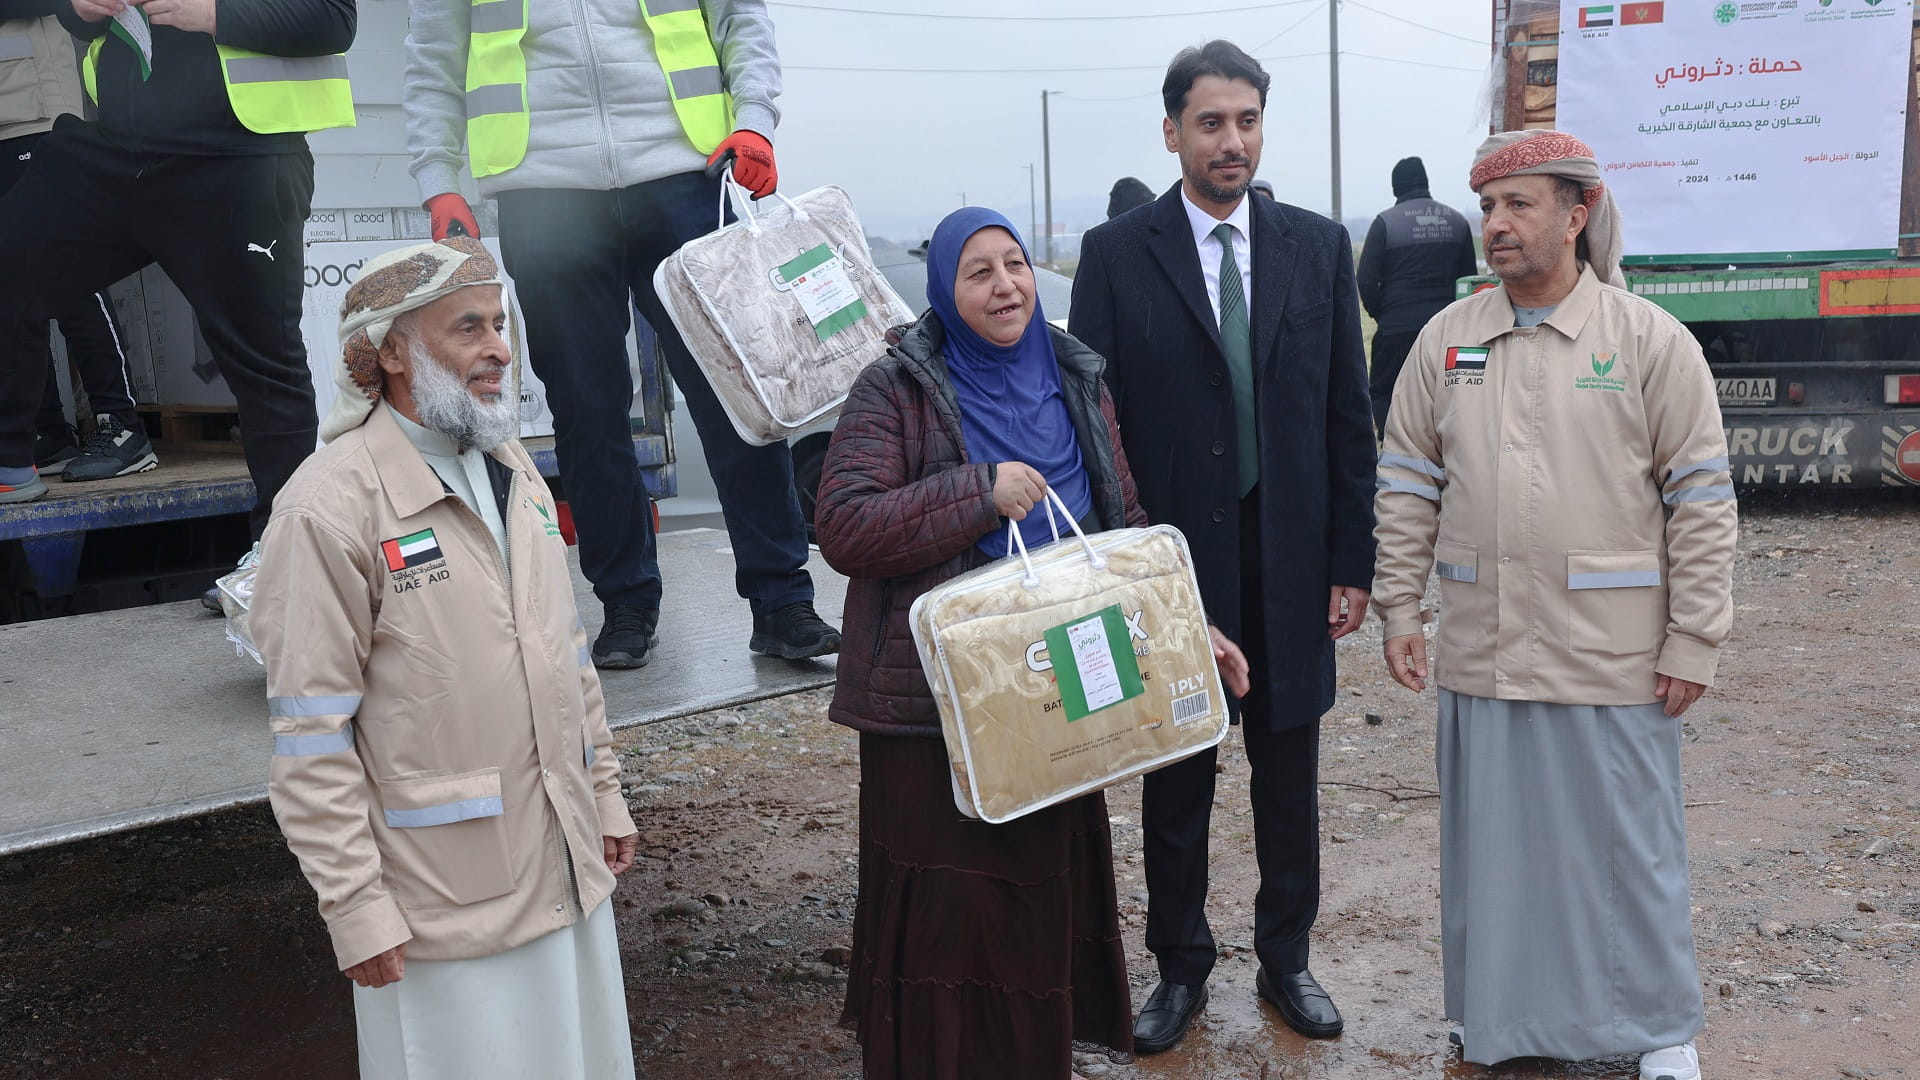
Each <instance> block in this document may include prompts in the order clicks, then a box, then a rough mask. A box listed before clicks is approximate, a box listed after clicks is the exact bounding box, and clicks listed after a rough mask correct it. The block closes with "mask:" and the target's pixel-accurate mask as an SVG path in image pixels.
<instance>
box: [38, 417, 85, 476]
mask: <svg viewBox="0 0 1920 1080" xmlns="http://www.w3.org/2000/svg"><path fill="white" fill-rule="evenodd" d="M79 456H80V437H79V436H78V435H77V434H75V433H74V430H73V425H72V424H66V425H64V426H62V427H61V428H60V430H58V431H53V432H46V431H36V432H34V434H33V467H34V468H36V469H39V470H40V475H41V476H54V475H56V474H58V473H59V472H60V471H61V470H63V469H65V468H66V467H67V462H69V461H72V460H73V459H74V458H77V457H79Z"/></svg>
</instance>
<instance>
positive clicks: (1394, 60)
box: [1340, 49, 1487, 75]
mask: <svg viewBox="0 0 1920 1080" xmlns="http://www.w3.org/2000/svg"><path fill="white" fill-rule="evenodd" d="M1340 55H1341V56H1357V57H1359V58H1360V59H1362V60H1382V61H1385V62H1386V63H1389V64H1411V65H1413V66H1414V67H1424V68H1439V69H1440V70H1441V71H1471V72H1473V73H1474V74H1475V75H1481V74H1485V73H1486V70H1487V69H1486V68H1485V67H1461V66H1460V65H1458V64H1429V63H1427V62H1426V61H1425V60H1402V59H1401V58H1399V57H1397V56H1375V55H1373V54H1372V53H1363V52H1348V51H1347V50H1345V49H1341V50H1340Z"/></svg>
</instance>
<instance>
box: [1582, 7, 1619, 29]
mask: <svg viewBox="0 0 1920 1080" xmlns="http://www.w3.org/2000/svg"><path fill="white" fill-rule="evenodd" d="M1612 25H1613V5H1612V4H1595V5H1593V6H1592V7H1583V8H1581V9H1580V28H1581V29H1582V30H1598V29H1600V28H1601V27H1603V26H1612Z"/></svg>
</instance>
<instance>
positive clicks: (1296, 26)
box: [1247, 3, 1327, 53]
mask: <svg viewBox="0 0 1920 1080" xmlns="http://www.w3.org/2000/svg"><path fill="white" fill-rule="evenodd" d="M1326 6H1327V5H1326V4H1325V3H1319V4H1315V5H1314V6H1313V7H1312V9H1311V10H1309V11H1308V12H1307V13H1306V14H1305V15H1302V16H1300V17H1299V18H1298V19H1295V20H1294V21H1293V22H1291V23H1288V24H1287V28H1286V29H1285V30H1282V31H1280V32H1279V33H1277V34H1275V35H1273V36H1272V37H1270V38H1268V39H1267V40H1265V41H1263V42H1261V43H1260V44H1258V45H1255V46H1254V47H1253V48H1251V49H1248V50H1247V52H1249V53H1257V52H1259V51H1260V50H1261V49H1264V48H1266V47H1267V46H1269V45H1271V44H1273V43H1274V42H1276V41H1279V40H1280V39H1281V38H1283V37H1286V36H1287V35H1288V34H1291V33H1293V32H1294V31H1295V30H1298V29H1299V28H1300V26H1301V24H1303V23H1305V22H1306V21H1307V20H1308V19H1311V18H1313V17H1314V16H1315V15H1318V14H1319V13H1320V11H1321V9H1323V8H1325V7H1326Z"/></svg>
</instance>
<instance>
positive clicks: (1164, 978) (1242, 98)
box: [1068, 41, 1374, 1053]
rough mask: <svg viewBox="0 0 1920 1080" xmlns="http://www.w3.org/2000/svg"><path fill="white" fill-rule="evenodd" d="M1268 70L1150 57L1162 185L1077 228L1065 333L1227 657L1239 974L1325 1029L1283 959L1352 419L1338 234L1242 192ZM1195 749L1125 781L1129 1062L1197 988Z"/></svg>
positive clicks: (1302, 942) (1350, 488)
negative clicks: (1181, 543) (1240, 752)
mask: <svg viewBox="0 0 1920 1080" xmlns="http://www.w3.org/2000/svg"><path fill="white" fill-rule="evenodd" d="M1269 82H1270V79H1269V76H1268V75H1267V73H1266V72H1265V71H1264V70H1262V69H1261V67H1260V65H1259V64H1258V63H1257V62H1256V61H1254V60H1253V58H1252V57H1249V56H1248V55H1247V54H1246V53H1244V52H1242V51H1241V50H1240V49H1239V48H1237V47H1235V46H1234V45H1233V44H1231V43H1229V42H1225V41H1215V42H1210V43H1208V44H1207V45H1206V46H1204V47H1202V48H1198V49H1188V50H1186V51H1183V52H1182V53H1180V54H1179V55H1178V56H1176V57H1175V58H1174V60H1173V63H1172V65H1171V66H1170V67H1169V68H1168V70H1167V76H1166V80H1165V83H1164V85H1163V86H1162V97H1163V99H1164V104H1165V107H1166V115H1167V119H1166V121H1165V123H1164V125H1163V135H1164V137H1165V139H1166V146H1167V149H1168V150H1169V151H1171V152H1174V153H1177V154H1179V156H1180V165H1181V173H1182V180H1181V182H1180V183H1179V184H1178V185H1176V186H1174V187H1173V188H1171V189H1169V190H1168V191H1167V192H1166V193H1165V194H1164V195H1161V196H1160V198H1159V199H1157V200H1156V201H1155V202H1154V203H1152V204H1151V205H1149V206H1146V207H1143V208H1141V209H1139V210H1136V211H1133V212H1132V213H1129V214H1125V215H1122V216H1121V217H1118V218H1115V219H1114V220H1112V221H1109V222H1106V223H1105V224H1102V225H1098V226H1096V227H1094V228H1093V229H1092V230H1091V231H1089V232H1088V233H1087V234H1086V237H1085V238H1084V239H1083V241H1082V243H1081V249H1080V267H1079V270H1078V271H1077V272H1076V274H1075V277H1074V282H1073V309H1072V314H1071V316H1070V318H1069V322H1068V332H1069V333H1070V334H1072V335H1073V336H1074V337H1076V338H1079V339H1080V340H1081V341H1083V342H1085V343H1086V344H1087V345H1089V346H1092V347H1093V349H1094V350H1095V351H1096V352H1098V353H1100V354H1101V355H1102V356H1104V357H1105V358H1106V359H1107V365H1108V366H1107V371H1106V377H1107V382H1108V385H1109V386H1110V387H1111V388H1112V391H1113V397H1114V401H1115V404H1116V406H1117V409H1118V415H1119V421H1120V430H1121V431H1122V432H1124V433H1125V438H1126V447H1127V456H1128V458H1129V459H1130V460H1131V461H1132V463H1133V470H1134V479H1135V482H1136V483H1137V484H1138V485H1139V491H1140V505H1141V507H1142V508H1143V509H1145V510H1146V512H1147V516H1148V517H1149V518H1150V519H1151V520H1153V521H1155V522H1165V523H1167V524H1170V525H1173V526H1175V527H1177V528H1178V529H1180V531H1181V532H1182V533H1184V534H1185V535H1186V537H1187V543H1188V544H1189V545H1190V547H1191V549H1192V551H1193V561H1194V566H1195V567H1196V569H1197V572H1198V573H1197V576H1198V578H1199V581H1200V595H1201V598H1202V600H1203V601H1204V602H1205V604H1206V608H1207V616H1208V618H1209V619H1210V620H1211V621H1212V622H1213V623H1214V624H1215V626H1217V627H1218V628H1219V630H1220V631H1221V632H1223V633H1224V634H1225V635H1226V636H1227V637H1228V638H1229V639H1231V640H1232V641H1234V642H1235V643H1237V644H1238V645H1239V646H1240V648H1241V651H1243V652H1244V653H1245V654H1246V658H1247V662H1248V664H1249V665H1250V666H1251V669H1252V671H1251V679H1252V686H1251V689H1250V690H1249V692H1248V693H1247V694H1246V696H1245V697H1244V698H1242V699H1241V700H1240V701H1238V702H1235V703H1233V711H1234V714H1235V715H1236V716H1237V718H1238V719H1240V721H1241V726H1242V729H1243V734H1244V736H1245V739H1246V747H1247V760H1248V763H1249V764H1250V765H1251V767H1252V770H1253V786H1252V796H1253V821H1254V843H1255V848H1256V851H1257V854H1258V858H1259V863H1260V890H1259V894H1258V896H1257V897H1256V899H1255V913H1254V950H1255V952H1256V953H1258V955H1259V957H1260V971H1259V975H1258V978H1257V980H1256V985H1257V988H1258V991H1259V993H1260V996H1261V997H1263V998H1265V999H1266V1000H1267V1001H1268V1002H1270V1003H1271V1004H1273V1006H1274V1007H1275V1008H1276V1009H1278V1010H1279V1012H1280V1014H1281V1017H1282V1018H1283V1019H1284V1020H1285V1021H1286V1022H1287V1023H1288V1025H1290V1026H1291V1027H1293V1028H1294V1029H1295V1030H1297V1031H1299V1032H1301V1033H1303V1034H1306V1035H1308V1036H1313V1037H1328V1036H1333V1035H1337V1034H1339V1033H1340V1031H1341V1029H1342V1021H1341V1017H1340V1012H1339V1010H1338V1009H1336V1008H1335V1007H1334V1004H1333V1001H1332V999H1331V997H1330V996H1329V995H1328V994H1327V992H1326V991H1325V990H1323V989H1322V988H1321V987H1320V984H1319V983H1318V982H1317V981H1315V979H1314V977H1313V975H1312V973H1311V972H1309V971H1308V970H1307V951H1308V950H1307V938H1308V933H1309V931H1310V930H1311V929H1312V927H1313V923H1314V919H1315V917H1316V915H1317V913H1318V911H1319V904H1320V816H1319V803H1318V794H1317V793H1318V787H1317V784H1318V768H1319V754H1320V717H1321V714H1323V713H1325V712H1326V711H1327V710H1328V709H1329V708H1331V707H1332V705H1333V697H1334V641H1335V640H1336V639H1338V638H1340V637H1342V636H1344V635H1346V634H1348V633H1350V632H1352V631H1353V630H1354V629H1355V628H1357V627H1358V626H1359V625H1360V623H1361V621H1362V620H1363V617H1364V616H1365V614H1366V610H1367V602H1368V589H1369V588H1371V586H1372V583H1373V562H1372V559H1373V550H1374V547H1373V472H1374V442H1373V424H1372V420H1371V418H1370V417H1369V415H1368V410H1367V390H1366V380H1367V375H1366V356H1365V350H1364V347H1363V343H1362V340H1361V332H1360V304H1359V298H1358V296H1357V295H1356V294H1355V291H1354V284H1353V244H1352V241H1351V240H1350V239H1349V238H1348V236H1347V231H1346V230H1345V229H1343V228H1341V227H1340V226H1339V225H1337V224H1335V223H1334V222H1331V221H1328V220H1327V219H1326V218H1323V217H1321V216H1319V215H1317V214H1313V213H1309V212H1308V211H1305V210H1302V209H1300V208H1298V207H1295V206H1289V205H1287V204H1285V203H1280V202H1275V201H1270V200H1268V199H1266V198H1263V197H1258V196H1253V195H1250V194H1249V190H1248V189H1249V187H1250V185H1251V183H1252V180H1253V174H1254V172H1255V170H1257V169H1258V168H1259V165H1260V147H1261V141H1262V120H1263V117H1264V113H1265V108H1266V99H1267V87H1268V85H1269ZM1229 243H1230V244H1231V247H1230V248H1229V247H1228V246H1227V244H1229ZM1215 759H1216V754H1215V752H1214V751H1211V750H1210V751H1207V752H1205V753H1200V754H1195V755H1194V756H1192V757H1190V758H1187V759H1186V760H1184V761H1181V762H1178V763H1176V764H1173V765H1169V766H1167V767H1166V768H1163V769H1160V770H1158V771H1157V772H1152V773H1149V774H1147V776H1146V779H1145V781H1144V784H1145V787H1144V796H1143V807H1142V823H1141V824H1142V829H1143V832H1144V833H1145V854H1146V874H1147V893H1148V909H1147V948H1149V949H1151V950H1152V951H1153V954H1154V958H1155V960H1156V961H1157V962H1158V965H1159V968H1160V980H1161V981H1160V985H1159V986H1158V987H1156V988H1155V989H1154V991H1153V993H1152V994H1151V996H1149V997H1148V999H1147V1002H1146V1005H1145V1007H1144V1008H1143V1009H1142V1010H1141V1013H1140V1017H1139V1019H1138V1020H1137V1021H1136V1022H1135V1025H1134V1046H1135V1049H1137V1050H1139V1051H1141V1052H1144V1053H1152V1052H1155V1051H1159V1050H1165V1049H1167V1048H1168V1047H1171V1046H1172V1045H1174V1044H1175V1043H1177V1042H1179V1041H1180V1039H1181V1038H1182V1037H1183V1036H1184V1035H1185V1034H1186V1031H1187V1027H1188V1025H1189V1024H1190V1023H1191V1022H1192V1020H1193V1017H1194V1015H1195V1014H1197V1013H1198V1012H1199V1010H1200V1008H1201V1006H1202V1005H1203V1004H1204V1003H1205V1001H1206V994H1207V991H1206V980H1207V977H1208V975H1209V973H1210V972H1211V971H1212V969H1213V964H1214V959H1215V955H1216V954H1215V946H1214V938H1213V933H1212V931H1211V929H1210V928H1209V927H1208V926H1207V919H1206V910H1205V909H1206V899H1207V834H1208V819H1209V815H1210V814H1211V812H1212V808H1213V792H1214V762H1215Z"/></svg>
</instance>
